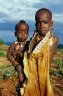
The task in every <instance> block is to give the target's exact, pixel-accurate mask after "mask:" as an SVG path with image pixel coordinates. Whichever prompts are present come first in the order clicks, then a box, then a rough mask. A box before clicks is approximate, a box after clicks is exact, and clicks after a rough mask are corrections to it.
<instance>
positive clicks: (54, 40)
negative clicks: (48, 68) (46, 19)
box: [53, 36, 59, 44]
mask: <svg viewBox="0 0 63 96" xmlns="http://www.w3.org/2000/svg"><path fill="white" fill-rule="evenodd" d="M58 40H59V38H58V37H57V36H54V37H53V42H54V43H55V44H56V43H58Z"/></svg>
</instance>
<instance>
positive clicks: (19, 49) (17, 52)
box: [7, 20, 29, 86]
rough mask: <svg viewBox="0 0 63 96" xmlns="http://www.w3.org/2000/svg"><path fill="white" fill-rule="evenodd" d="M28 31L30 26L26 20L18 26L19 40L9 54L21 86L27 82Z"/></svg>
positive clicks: (16, 29)
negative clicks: (24, 60) (25, 72)
mask: <svg viewBox="0 0 63 96" xmlns="http://www.w3.org/2000/svg"><path fill="white" fill-rule="evenodd" d="M28 31H29V26H28V24H27V23H26V22H25V21H24V20H21V21H20V22H19V23H17V24H16V26H15V36H16V38H17V40H16V41H15V42H14V43H12V44H11V45H10V47H9V49H8V53H7V57H8V59H9V61H10V62H11V63H12V64H13V66H14V67H15V69H16V71H17V73H18V77H19V82H20V86H22V84H23V82H24V81H25V80H26V76H25V74H24V71H23V68H24V66H23V54H24V51H26V50H28V41H27V38H28Z"/></svg>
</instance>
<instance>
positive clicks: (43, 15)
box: [35, 11, 58, 63]
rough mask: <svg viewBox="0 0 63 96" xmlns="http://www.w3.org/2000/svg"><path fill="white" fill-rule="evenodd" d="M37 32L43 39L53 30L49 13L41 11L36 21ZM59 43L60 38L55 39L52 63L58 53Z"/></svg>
mask: <svg viewBox="0 0 63 96" xmlns="http://www.w3.org/2000/svg"><path fill="white" fill-rule="evenodd" d="M35 25H36V30H37V31H38V33H39V38H40V39H42V38H41V37H43V35H44V36H45V35H46V33H47V32H48V31H49V30H51V27H52V25H53V21H52V20H51V17H50V14H49V13H48V12H47V11H41V12H40V13H39V14H38V19H37V20H36V24H35ZM57 43H58V38H57V37H53V44H52V46H51V47H50V63H51V61H52V59H53V56H54V54H55V52H56V47H57Z"/></svg>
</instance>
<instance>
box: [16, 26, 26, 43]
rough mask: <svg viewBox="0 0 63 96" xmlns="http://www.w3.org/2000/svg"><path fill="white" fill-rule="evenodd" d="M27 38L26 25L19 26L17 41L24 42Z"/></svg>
mask: <svg viewBox="0 0 63 96" xmlns="http://www.w3.org/2000/svg"><path fill="white" fill-rule="evenodd" d="M27 38H28V27H27V25H26V24H21V25H20V27H19V29H18V31H17V39H18V40H19V41H21V42H25V41H26V40H27Z"/></svg>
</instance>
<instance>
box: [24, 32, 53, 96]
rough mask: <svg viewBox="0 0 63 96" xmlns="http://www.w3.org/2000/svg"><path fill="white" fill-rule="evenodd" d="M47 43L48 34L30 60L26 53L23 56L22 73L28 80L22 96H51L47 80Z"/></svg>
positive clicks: (48, 40) (48, 41) (51, 92)
mask: <svg viewBox="0 0 63 96" xmlns="http://www.w3.org/2000/svg"><path fill="white" fill-rule="evenodd" d="M49 43H50V34H49V33H48V34H47V35H46V36H45V37H44V40H42V41H41V42H40V43H39V44H38V45H37V47H36V48H35V49H34V51H33V52H32V54H31V56H30V58H27V53H25V54H24V72H25V74H26V76H27V78H28V82H27V85H26V86H25V93H24V96H53V91H52V88H51V84H50V80H49V53H50V52H49V51H50V50H49V46H50V45H49Z"/></svg>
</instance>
